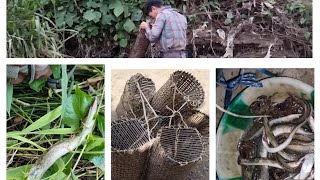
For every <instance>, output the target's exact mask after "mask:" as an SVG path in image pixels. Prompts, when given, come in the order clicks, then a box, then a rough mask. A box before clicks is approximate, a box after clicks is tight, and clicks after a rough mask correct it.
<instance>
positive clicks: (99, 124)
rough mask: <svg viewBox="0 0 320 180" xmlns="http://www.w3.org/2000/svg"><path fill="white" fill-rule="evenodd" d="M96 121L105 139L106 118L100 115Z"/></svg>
mask: <svg viewBox="0 0 320 180" xmlns="http://www.w3.org/2000/svg"><path fill="white" fill-rule="evenodd" d="M96 119H97V123H98V129H99V131H100V133H101V135H102V137H104V132H105V126H104V117H103V116H101V115H98V116H97V117H96Z"/></svg>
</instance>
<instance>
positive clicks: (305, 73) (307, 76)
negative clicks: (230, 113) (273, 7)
mask: <svg viewBox="0 0 320 180" xmlns="http://www.w3.org/2000/svg"><path fill="white" fill-rule="evenodd" d="M239 70H240V69H223V72H224V75H225V77H226V79H230V78H233V77H235V76H237V75H238V74H239ZM267 70H269V71H271V72H273V73H277V74H279V76H287V77H292V78H296V79H298V80H301V81H303V82H305V83H307V84H309V85H311V86H313V87H314V70H313V69H303V68H301V69H295V68H291V69H290V68H286V69H283V68H279V69H271V68H269V69H267ZM244 72H247V73H248V72H251V73H257V75H258V79H263V78H266V77H268V76H266V75H264V74H262V73H260V72H258V71H257V70H256V69H244ZM245 88H246V87H245V86H238V87H237V88H236V89H235V90H234V91H233V94H232V99H233V98H234V97H236V96H237V95H238V94H239V92H241V91H242V90H243V89H245ZM224 97H225V89H224V88H222V87H221V86H217V88H216V98H217V99H216V101H217V103H218V105H220V106H221V107H223V106H224ZM216 113H217V115H216V124H217V125H218V123H219V121H220V119H221V116H222V114H223V113H222V112H221V111H219V110H218V109H217V110H216Z"/></svg>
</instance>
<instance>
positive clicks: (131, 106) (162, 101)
mask: <svg viewBox="0 0 320 180" xmlns="http://www.w3.org/2000/svg"><path fill="white" fill-rule="evenodd" d="M155 89H156V88H155V84H154V82H153V81H152V80H151V79H149V78H146V77H144V76H143V75H142V74H136V75H133V76H132V77H131V78H130V79H129V80H128V81H127V83H126V86H125V88H124V91H123V94H122V96H121V98H120V102H119V104H118V106H117V108H116V112H117V115H118V117H119V119H116V120H112V124H111V125H112V126H111V146H112V153H111V162H112V164H111V176H112V180H122V179H126V180H141V179H147V180H148V179H150V180H163V179H185V178H186V176H187V175H188V172H189V171H190V170H191V169H192V168H193V167H194V166H195V165H196V163H197V162H198V161H200V160H201V157H202V154H203V150H204V147H206V146H207V145H208V142H209V141H208V139H209V116H208V115H206V114H204V113H202V112H200V111H198V110H197V109H196V108H198V107H199V106H200V105H201V104H202V103H203V101H204V91H203V88H202V86H201V84H200V83H199V82H198V80H196V78H195V77H194V76H193V75H191V74H190V73H187V72H185V71H176V72H174V73H173V74H171V75H170V78H169V79H168V80H167V82H166V83H165V84H164V85H163V86H162V87H161V88H160V89H159V90H158V91H155Z"/></svg>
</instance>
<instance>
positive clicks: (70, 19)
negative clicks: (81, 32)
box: [65, 12, 77, 27]
mask: <svg viewBox="0 0 320 180" xmlns="http://www.w3.org/2000/svg"><path fill="white" fill-rule="evenodd" d="M76 17H77V15H76V14H75V13H69V12H68V14H67V15H66V17H65V21H66V23H67V25H68V26H69V27H72V26H73V22H74V19H75V18H76Z"/></svg>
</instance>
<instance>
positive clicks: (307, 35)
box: [304, 32, 311, 40]
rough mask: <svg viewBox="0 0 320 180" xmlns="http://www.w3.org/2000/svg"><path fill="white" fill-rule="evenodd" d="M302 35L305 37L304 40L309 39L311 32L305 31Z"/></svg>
mask: <svg viewBox="0 0 320 180" xmlns="http://www.w3.org/2000/svg"><path fill="white" fill-rule="evenodd" d="M304 37H305V38H306V40H309V39H310V37H311V32H305V33H304Z"/></svg>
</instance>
